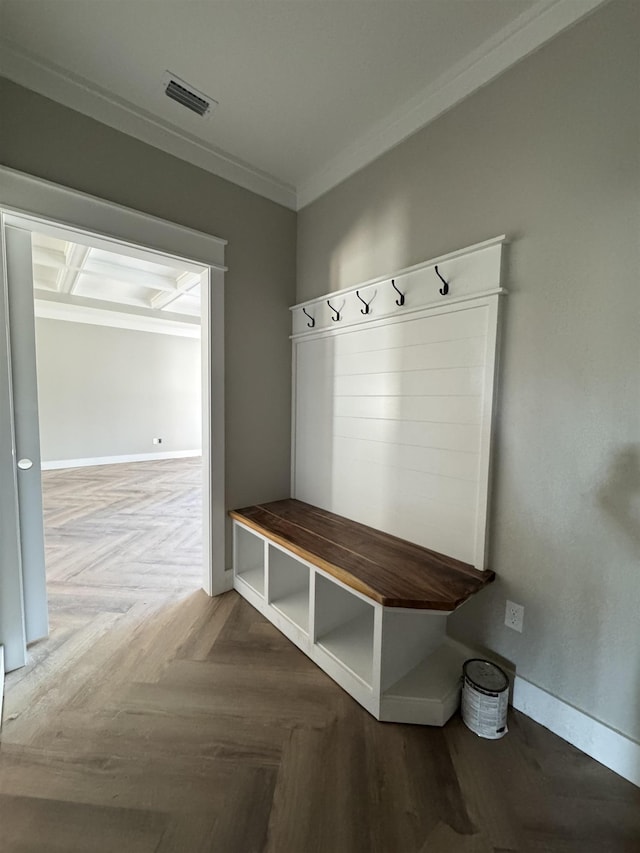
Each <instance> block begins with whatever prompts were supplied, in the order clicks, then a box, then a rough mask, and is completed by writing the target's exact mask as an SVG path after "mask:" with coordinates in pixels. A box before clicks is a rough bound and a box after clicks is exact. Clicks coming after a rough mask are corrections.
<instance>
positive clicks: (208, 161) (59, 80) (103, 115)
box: [0, 39, 296, 210]
mask: <svg viewBox="0 0 640 853" xmlns="http://www.w3.org/2000/svg"><path fill="white" fill-rule="evenodd" d="M0 75H2V76H4V77H7V78H8V79H9V80H12V81H13V82H14V83H18V84H19V85H20V86H24V87H25V88H27V89H31V90H32V91H34V92H38V93H39V94H40V95H44V96H45V97H47V98H50V99H51V100H53V101H57V102H58V103H60V104H62V105H63V106H65V107H69V108H71V109H72V110H76V111H77V112H80V113H83V114H84V115H87V116H90V117H91V118H94V119H96V120H97V121H100V122H102V123H103V124H106V125H108V126H109V127H113V128H115V129H116V130H120V131H122V132H123V133H126V134H128V135H129V136H133V137H134V138H135V139H139V140H140V141H141V142H146V143H147V144H148V145H152V146H153V147H154V148H159V149H160V150H161V151H165V152H166V153H167V154H172V155H173V156H174V157H178V158H180V159H181V160H185V161H186V162H187V163H191V164H192V165H194V166H198V167H199V168H201V169H204V170H206V171H207V172H211V173H212V174H214V175H217V176H218V177H220V178H224V179H225V180H227V181H230V182H231V183H234V184H237V185H238V186H240V187H243V188H244V189H247V190H250V191H251V192H254V193H257V195H260V196H263V197H264V198H268V199H270V200H271V201H275V202H276V203H277V204H281V205H284V206H285V207H289V208H292V209H294V210H295V208H296V191H295V188H294V187H292V186H291V185H290V184H287V183H285V182H283V181H280V180H278V179H277V178H275V177H273V176H272V175H269V174H267V173H266V172H262V171H261V170H260V169H256V168H255V167H253V166H250V165H249V164H247V163H244V162H242V161H241V160H238V159H236V158H234V157H232V156H231V155H229V154H227V153H226V152H224V151H221V150H220V149H216V148H214V146H212V145H207V143H205V142H203V141H202V140H200V139H198V138H197V137H195V136H192V135H191V134H188V133H185V132H184V131H182V130H180V129H179V128H177V127H175V126H174V125H172V124H170V123H169V122H165V121H163V120H162V119H159V118H157V117H156V116H153V115H151V114H150V113H147V112H146V111H145V110H142V109H140V108H138V107H136V106H134V105H133V104H131V103H129V101H126V100H124V99H123V98H119V97H117V96H116V95H113V94H111V93H110V92H107V91H106V90H105V89H102V88H101V87H99V86H97V85H95V84H94V83H91V82H89V81H88V80H86V79H85V78H83V77H80V76H79V75H76V74H73V73H72V72H70V71H66V70H65V69H63V68H61V67H60V66H58V65H55V64H54V63H51V62H47V61H45V60H43V59H41V58H40V57H37V56H35V55H34V54H32V53H29V52H28V51H26V50H23V49H22V48H21V47H19V46H18V45H16V44H13V43H12V42H10V41H7V40H5V39H0Z"/></svg>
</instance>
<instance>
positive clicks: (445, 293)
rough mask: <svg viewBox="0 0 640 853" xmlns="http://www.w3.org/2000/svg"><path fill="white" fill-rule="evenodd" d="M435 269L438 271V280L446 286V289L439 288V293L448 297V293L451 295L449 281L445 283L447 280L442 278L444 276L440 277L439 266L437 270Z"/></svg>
mask: <svg viewBox="0 0 640 853" xmlns="http://www.w3.org/2000/svg"><path fill="white" fill-rule="evenodd" d="M435 269H436V275H437V276H438V278H439V279H440V281H441V282H442V283H443V284H444V287H441V288H439V290H438V293H439V294H440V296H446V295H447V293H449V282H448V281H445V280H444V279H443V278H442V276H441V275H440V273H439V272H438V266H437V265H436V268H435Z"/></svg>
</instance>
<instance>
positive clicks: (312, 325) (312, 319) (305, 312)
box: [302, 308, 316, 329]
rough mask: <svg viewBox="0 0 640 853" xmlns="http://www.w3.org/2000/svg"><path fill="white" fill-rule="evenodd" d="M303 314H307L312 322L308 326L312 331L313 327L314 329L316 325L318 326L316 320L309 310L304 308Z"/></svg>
mask: <svg viewBox="0 0 640 853" xmlns="http://www.w3.org/2000/svg"><path fill="white" fill-rule="evenodd" d="M302 313H303V314H306V315H307V317H308V318H309V319H310V320H311V322H310V323H307V326H308V327H309V328H310V329H313V327H314V326H315V324H316V321H315V320H314V318H313V317H312V316H311V314H309V313H307V309H306V308H303V309H302Z"/></svg>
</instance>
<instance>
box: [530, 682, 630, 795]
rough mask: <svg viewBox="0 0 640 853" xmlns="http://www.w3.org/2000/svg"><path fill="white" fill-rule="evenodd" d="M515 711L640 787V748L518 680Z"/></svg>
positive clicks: (586, 715) (534, 687) (581, 712)
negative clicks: (520, 712)
mask: <svg viewBox="0 0 640 853" xmlns="http://www.w3.org/2000/svg"><path fill="white" fill-rule="evenodd" d="M513 707H514V708H516V709H517V710H518V711H522V713H523V714H526V715H527V717H531V719H532V720H535V722H536V723H540V725H542V726H544V727H545V728H547V729H549V731H552V732H553V733H554V734H556V735H558V737H561V738H562V739H563V740H566V741H567V742H568V743H570V744H572V745H573V746H575V747H576V748H577V749H579V750H580V751H581V752H584V753H586V754H587V755H589V756H590V757H591V758H594V759H595V760H596V761H599V762H600V764H604V766H605V767H608V768H609V769H610V770H613V772H614V773H617V774H618V775H619V776H622V777H623V778H624V779H627V780H628V781H629V782H632V783H633V784H634V785H638V786H639V787H640V744H639V743H637V742H636V741H634V740H631V739H630V738H628V737H626V736H625V735H622V734H620V733H619V732H617V731H615V730H614V729H611V728H609V727H608V726H605V724H604V723H601V722H599V721H598V720H594V719H593V717H590V716H588V714H585V713H584V712H583V711H578V709H577V708H574V707H573V706H571V705H568V704H567V703H566V702H563V701H562V700H561V699H558V698H556V697H555V696H552V695H551V694H550V693H547V692H546V691H545V690H542V689H541V688H540V687H536V685H535V684H532V683H531V682H530V681H526V680H525V679H524V678H520V677H519V676H516V678H515V681H514V685H513Z"/></svg>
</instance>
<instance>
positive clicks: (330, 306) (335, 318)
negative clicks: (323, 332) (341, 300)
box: [327, 299, 340, 323]
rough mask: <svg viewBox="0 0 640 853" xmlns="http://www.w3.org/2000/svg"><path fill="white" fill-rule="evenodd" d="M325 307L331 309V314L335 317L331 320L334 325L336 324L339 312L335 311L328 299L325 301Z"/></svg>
mask: <svg viewBox="0 0 640 853" xmlns="http://www.w3.org/2000/svg"><path fill="white" fill-rule="evenodd" d="M327 305H328V306H329V308H331V310H332V311H333V313H334V314H335V315H336V316H335V317H332V318H331V319H332V320H333V321H334V323H335V322H337V321H338V320H339V319H340V312H339V311H336V309H335V308H334V307H333V305H332V304H331V303H330V302H329V300H328V299H327Z"/></svg>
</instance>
